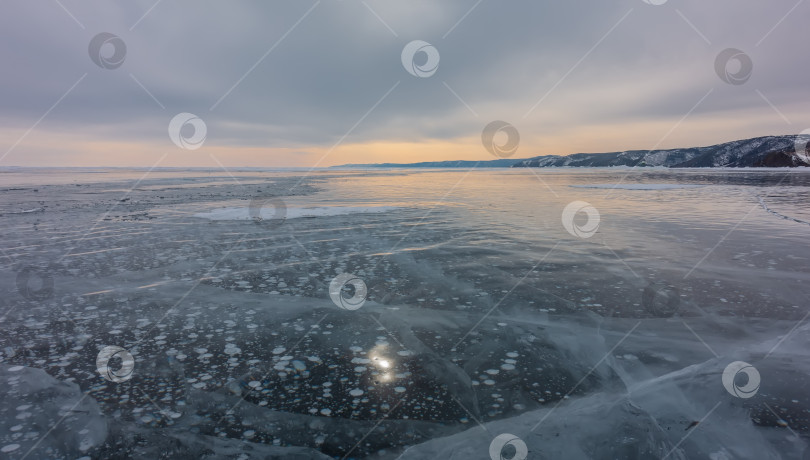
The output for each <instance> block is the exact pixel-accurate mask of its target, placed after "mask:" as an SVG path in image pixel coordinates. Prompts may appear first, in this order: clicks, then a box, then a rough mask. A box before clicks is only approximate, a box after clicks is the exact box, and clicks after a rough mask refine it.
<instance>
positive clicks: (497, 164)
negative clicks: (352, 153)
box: [332, 159, 523, 168]
mask: <svg viewBox="0 0 810 460" xmlns="http://www.w3.org/2000/svg"><path fill="white" fill-rule="evenodd" d="M519 161H523V160H510V159H501V160H487V161H468V160H450V161H425V162H422V163H375V164H347V165H340V166H332V167H333V168H472V167H476V166H477V167H479V168H511V167H512V166H514V165H515V164H516V163H517V162H519Z"/></svg>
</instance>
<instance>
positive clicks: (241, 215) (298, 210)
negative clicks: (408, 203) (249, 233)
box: [194, 206, 401, 220]
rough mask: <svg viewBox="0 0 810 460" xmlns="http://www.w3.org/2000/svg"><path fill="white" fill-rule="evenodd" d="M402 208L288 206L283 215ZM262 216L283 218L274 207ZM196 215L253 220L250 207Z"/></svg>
mask: <svg viewBox="0 0 810 460" xmlns="http://www.w3.org/2000/svg"><path fill="white" fill-rule="evenodd" d="M397 209H401V208H400V207H397V206H320V207H312V208H303V207H287V209H286V213H285V215H284V216H283V217H284V218H286V219H297V218H300V217H329V216H343V215H348V214H368V213H383V212H389V211H394V210H397ZM260 212H261V217H262V219H265V220H272V219H278V218H281V217H282V216H281V215H277V214H276V210H275V209H272V208H268V209H262V210H261V211H260ZM194 217H199V218H202V219H209V220H253V217H252V216H251V215H250V212H249V208H220V209H214V210H212V211H209V212H200V213H197V214H194Z"/></svg>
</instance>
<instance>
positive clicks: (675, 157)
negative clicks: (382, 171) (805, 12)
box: [338, 135, 810, 168]
mask: <svg viewBox="0 0 810 460" xmlns="http://www.w3.org/2000/svg"><path fill="white" fill-rule="evenodd" d="M798 137H799V136H796V135H791V136H765V137H756V138H753V139H745V140H739V141H733V142H726V143H724V144H718V145H712V146H709V147H691V148H682V149H667V150H627V151H624V152H610V153H575V154H573V155H566V156H562V155H544V156H538V157H534V158H527V159H524V160H511V159H499V160H490V161H431V162H422V163H410V164H400V163H382V164H351V165H342V166H338V167H342V168H472V167H475V166H477V167H480V168H549V167H587V168H598V167H608V166H640V167H642V166H664V167H667V168H719V167H727V168H744V167H753V168H756V167H796V166H810V154H808V153H807V152H806V151H805V152H799V153H797V152H796V151H795V148H796V141H797V139H798ZM804 140H807V141H810V135H808V136H805V137H804Z"/></svg>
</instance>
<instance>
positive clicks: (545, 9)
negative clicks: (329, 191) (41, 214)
mask: <svg viewBox="0 0 810 460" xmlns="http://www.w3.org/2000/svg"><path fill="white" fill-rule="evenodd" d="M662 1H663V2H664V3H663V4H662V5H654V4H650V3H661V2H662ZM648 2H650V3H648ZM797 5H798V6H797ZM808 19H810V2H801V1H800V2H798V3H797V1H796V0H771V1H768V2H764V1H759V2H754V1H745V2H743V1H740V0H712V1H706V0H669V1H665V0H615V1H603V0H588V1H585V0H567V1H560V0H556V1H542V0H507V1H498V0H481V1H478V0H463V1H462V0H458V1H449V0H442V1H439V0H431V1H414V0H409V1H407V2H405V1H393V0H366V1H365V2H363V1H358V0H321V1H319V2H318V1H309V0H288V1H259V0H255V1H227V2H226V1H217V2H215V1H200V0H162V1H157V2H155V0H144V1H126V2H125V1H103V2H102V1H96V2H88V1H86V0H59V1H56V0H53V1H49V0H42V1H38V2H31V1H25V0H6V1H5V2H3V3H2V4H1V6H0V37H2V40H0V62H2V66H0V78H2V85H0V119H1V120H0V121H1V123H0V156H2V159H0V166H11V165H36V166H90V165H109V166H152V165H155V164H158V165H159V166H217V165H218V164H220V163H221V164H223V165H227V166H266V167H274V166H302V167H310V166H314V165H318V166H329V165H335V164H343V163H358V162H364V163H366V162H388V161H394V162H403V161H404V162H410V161H429V160H449V159H463V160H479V159H483V160H485V159H493V158H494V157H493V156H492V155H490V153H488V152H487V150H486V149H485V148H484V147H483V146H482V144H481V132H482V130H483V129H484V127H485V126H486V125H487V124H488V123H490V122H492V121H494V120H504V121H506V122H508V123H510V124H512V125H513V126H514V127H515V128H516V129H517V130H518V131H519V133H520V147H519V149H518V150H517V152H516V153H515V154H514V157H513V158H527V157H531V156H536V155H545V154H560V155H566V154H571V153H577V152H603V151H617V150H626V149H652V148H656V147H658V148H668V147H689V146H698V145H711V144H715V143H720V142H725V141H730V140H735V139H741V138H748V137H755V136H760V135H769V134H791V133H792V134H795V133H798V132H801V131H803V130H804V129H807V128H810V110H809V109H810V105H809V104H808V101H809V100H810V98H809V97H810V84H808V75H810V57H809V56H810V55H808V53H807V43H810V28H808V27H807V20H808ZM100 33H107V34H110V35H107V36H102V39H103V38H104V37H107V38H109V37H111V36H116V37H118V38H119V39H120V40H117V39H114V40H112V41H110V40H107V44H106V45H104V46H103V47H102V48H101V59H99V58H98V55H96V59H95V61H97V62H100V63H101V65H99V64H98V63H97V62H94V59H93V58H91V54H92V52H91V51H90V49H89V47H90V45H91V41H92V40H93V38H94V37H96V36H97V35H98V34H100ZM102 39H99V40H102ZM414 40H422V41H424V42H427V43H429V44H430V45H432V47H434V48H435V51H436V53H437V54H438V57H439V58H438V59H439V60H438V68H437V69H436V70H435V73H433V74H432V75H430V76H422V77H420V76H414V75H412V74H411V73H409V72H408V70H407V69H406V68H405V67H404V66H403V62H402V52H403V48H405V47H406V45H408V44H409V43H410V42H412V41H414ZM102 41H103V40H102ZM122 43H123V44H124V45H125V47H126V51H125V54H123V48H122V47H121V44H122ZM116 46H117V48H116ZM728 48H735V49H738V50H740V51H742V52H743V53H745V54H744V55H743V56H742V61H745V57H748V58H750V61H751V62H752V63H753V71H752V72H751V74H750V76H749V75H740V72H739V71H740V70H742V71H743V72H742V74H745V73H746V72H745V70H746V69H744V68H742V69H741V68H740V66H741V65H744V62H742V63H741V61H740V60H732V61H730V62H729V64H728V66H727V67H726V70H728V71H729V72H730V75H731V76H732V77H733V76H734V75H738V78H739V80H738V81H736V83H740V84H730V83H727V82H726V81H724V80H723V79H722V78H721V76H720V75H718V73H717V69H716V59H717V57H718V55H720V54H721V52H723V50H725V49H728ZM115 50H117V51H119V52H120V53H122V54H120V56H123V57H124V59H123V63H121V62H114V61H115V57H114V56H113V51H115ZM426 57H427V56H426V54H425V53H422V52H420V53H417V54H416V56H415V59H416V65H417V66H420V65H423V64H424V63H425V59H426ZM434 57H435V56H434ZM105 59H106V61H105ZM105 66H107V67H110V68H104V67H105ZM411 70H412V71H413V68H411ZM427 73H430V72H427ZM727 79H728V78H727ZM179 113H191V114H194V115H196V116H197V117H199V119H200V120H202V122H204V124H205V129H206V137H205V140H204V142H202V143H201V144H199V145H195V147H199V148H197V149H194V150H191V149H184V148H182V147H183V145H182V143H181V145H180V146H178V145H176V144H175V143H173V142H172V139H171V138H170V135H169V131H168V130H169V123H170V121H171V120H172V118H173V117H174V116H175V115H177V114H179ZM193 132H194V130H193V128H191V127H190V126H186V127H185V128H183V129H182V130H181V132H180V134H179V136H180V138H181V140H182V139H183V138H185V139H189V138H192V137H193ZM499 139H500V141H502V140H503V139H502V138H499Z"/></svg>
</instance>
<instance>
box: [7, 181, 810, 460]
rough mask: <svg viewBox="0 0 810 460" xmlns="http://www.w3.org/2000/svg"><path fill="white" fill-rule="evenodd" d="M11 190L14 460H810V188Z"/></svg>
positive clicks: (436, 184) (10, 445)
mask: <svg viewBox="0 0 810 460" xmlns="http://www.w3.org/2000/svg"><path fill="white" fill-rule="evenodd" d="M0 190H2V193H1V194H0V214H2V220H1V221H0V222H2V237H0V238H2V244H0V247H1V248H2V252H0V256H2V276H0V289H1V290H2V293H1V295H0V298H1V299H2V300H1V301H0V302H1V303H0V309H2V310H0V318H2V319H1V320H0V328H2V331H0V389H2V392H1V393H0V394H1V395H2V396H0V398H2V399H0V415H2V416H1V417H0V458H10V459H22V458H30V459H34V458H65V459H76V458H149V459H154V458H232V459H249V458H257V459H258V458H261V459H264V458H371V459H395V458H403V459H422V458H441V459H470V458H482V459H487V458H500V456H503V458H523V457H526V458H530V459H563V458H566V459H567V458H572V459H605V460H607V459H660V458H667V459H694V458H705V459H712V460H725V459H737V458H751V459H780V458H784V459H803V458H810V457H808V453H805V452H806V450H807V445H808V437H810V412H808V411H809V410H810V396H808V393H807V388H808V386H809V385H810V326H808V323H807V321H806V320H807V317H808V314H810V305H808V294H810V288H808V286H809V285H810V283H809V281H810V245H809V244H808V237H810V224H808V222H810V205H809V204H808V203H810V201H809V199H810V172H808V171H803V170H791V171H788V170H760V171H758V170H661V169H654V170H653V169H647V170H629V169H616V170H613V169H553V170H552V169H536V170H535V169H517V170H474V171H468V170H418V171H417V170H391V171H382V170H381V171H340V170H335V171H316V172H313V173H312V174H309V175H307V173H306V172H295V171H287V172H263V171H235V172H233V177H232V176H230V175H228V174H226V173H224V172H222V171H166V170H161V171H153V172H151V173H149V174H147V172H146V171H145V170H139V171H128V170H93V171H85V170H48V171H36V170H19V169H15V170H3V171H0ZM339 275H343V276H339ZM336 279H337V281H335V280H336ZM335 286H337V287H335ZM524 447H525V449H524ZM524 452H525V453H524ZM496 455H497V456H496Z"/></svg>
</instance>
